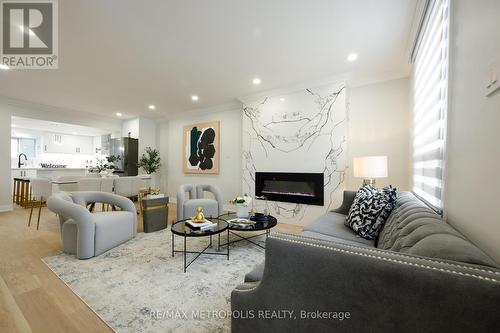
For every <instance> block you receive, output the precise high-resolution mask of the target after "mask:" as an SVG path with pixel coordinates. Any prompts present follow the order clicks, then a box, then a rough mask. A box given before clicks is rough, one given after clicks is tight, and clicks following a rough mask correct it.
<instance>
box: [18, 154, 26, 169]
mask: <svg viewBox="0 0 500 333" xmlns="http://www.w3.org/2000/svg"><path fill="white" fill-rule="evenodd" d="M21 156H24V161H27V160H28V157H27V156H26V154H24V153H21V154H19V157H18V159H17V167H18V168H19V169H21V165H24V163H22V162H21Z"/></svg>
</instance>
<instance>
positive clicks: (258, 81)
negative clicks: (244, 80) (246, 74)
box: [252, 77, 262, 86]
mask: <svg viewBox="0 0 500 333" xmlns="http://www.w3.org/2000/svg"><path fill="white" fill-rule="evenodd" d="M261 82H262V81H261V80H260V79H259V78H258V77H256V78H254V79H253V80H252V83H253V84H254V85H256V86H258V85H259V84H260V83H261Z"/></svg>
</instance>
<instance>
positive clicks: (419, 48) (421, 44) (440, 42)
mask: <svg viewBox="0 0 500 333" xmlns="http://www.w3.org/2000/svg"><path fill="white" fill-rule="evenodd" d="M448 33H449V0H430V1H428V2H427V4H426V10H425V13H424V19H423V21H422V24H421V26H420V31H419V34H418V37H417V42H416V45H415V49H414V50H413V54H412V61H413V73H412V74H413V75H412V97H413V98H412V103H413V138H412V139H413V142H412V144H413V149H412V155H413V156H412V157H413V192H414V193H415V195H417V196H418V197H419V198H420V199H422V200H423V201H424V202H426V203H427V204H428V205H429V206H431V207H432V208H434V209H435V210H436V211H437V212H438V213H442V209H443V191H444V162H445V158H444V157H445V147H446V145H445V143H446V142H445V140H446V114H447V109H448V48H449V36H448Z"/></svg>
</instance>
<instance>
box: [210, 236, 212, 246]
mask: <svg viewBox="0 0 500 333" xmlns="http://www.w3.org/2000/svg"><path fill="white" fill-rule="evenodd" d="M210 247H212V235H210Z"/></svg>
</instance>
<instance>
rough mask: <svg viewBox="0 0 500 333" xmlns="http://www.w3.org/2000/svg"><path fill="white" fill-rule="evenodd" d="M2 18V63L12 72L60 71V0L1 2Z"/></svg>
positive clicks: (0, 12)
mask: <svg viewBox="0 0 500 333" xmlns="http://www.w3.org/2000/svg"><path fill="white" fill-rule="evenodd" d="M0 17H1V18H2V24H1V25H0V29H1V33H0V36H1V50H0V52H1V54H0V63H2V64H4V65H7V66H9V68H11V69H56V68H57V66H58V38H57V37H58V34H57V0H0Z"/></svg>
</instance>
